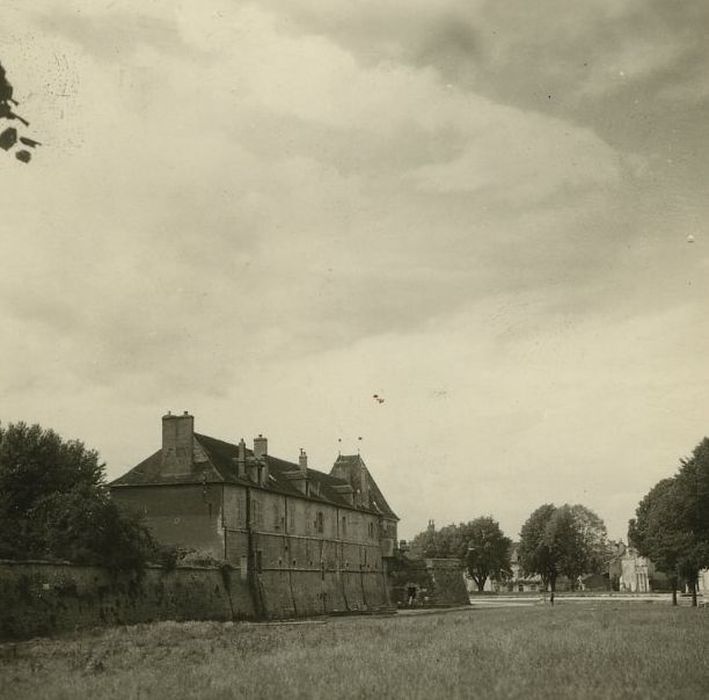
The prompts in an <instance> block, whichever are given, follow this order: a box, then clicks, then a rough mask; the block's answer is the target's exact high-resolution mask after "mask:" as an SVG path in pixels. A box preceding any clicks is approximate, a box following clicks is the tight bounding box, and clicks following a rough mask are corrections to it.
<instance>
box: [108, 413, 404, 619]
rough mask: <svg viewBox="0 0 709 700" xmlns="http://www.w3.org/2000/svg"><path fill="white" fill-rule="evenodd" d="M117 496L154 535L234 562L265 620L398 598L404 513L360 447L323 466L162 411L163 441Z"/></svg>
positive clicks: (118, 486) (114, 490) (114, 488)
mask: <svg viewBox="0 0 709 700" xmlns="http://www.w3.org/2000/svg"><path fill="white" fill-rule="evenodd" d="M110 488H111V494H112V497H113V499H114V500H115V502H116V503H117V504H118V505H119V506H121V507H122V508H124V509H126V510H129V511H133V512H137V513H139V514H141V515H142V516H143V517H144V520H145V522H146V523H147V525H148V526H149V527H150V529H151V530H152V532H153V534H154V536H155V538H156V539H157V540H158V541H159V542H161V543H165V544H174V545H180V546H184V547H191V548H194V549H197V550H200V551H203V552H207V553H209V554H211V555H212V556H213V557H215V558H217V559H223V560H226V561H227V562H229V563H230V564H231V565H232V567H234V569H235V570H236V571H235V572H234V574H233V575H236V576H239V577H240V578H241V580H242V581H243V582H244V585H245V586H248V589H249V591H250V593H251V595H252V597H253V601H254V610H255V611H256V614H257V615H259V616H261V617H289V616H301V615H309V614H316V613H322V612H337V611H342V612H345V611H353V610H372V609H377V608H382V607H387V606H389V605H390V601H389V597H388V590H387V582H386V571H385V563H384V558H385V557H389V556H392V555H393V553H394V549H395V543H396V542H397V523H398V518H397V516H396V515H395V513H394V512H393V511H392V509H391V508H390V507H389V505H388V503H387V501H386V499H385V498H384V496H383V495H382V493H381V491H380V490H379V488H378V486H377V484H376V482H375V481H374V479H373V478H372V475H371V474H370V472H369V470H368V469H367V466H366V465H365V463H364V461H363V460H362V458H361V457H360V456H359V455H340V456H338V457H337V459H336V460H335V463H334V465H333V467H332V469H331V470H330V473H329V474H328V473H324V472H321V471H317V470H315V469H311V468H310V467H309V466H308V458H307V455H306V453H305V452H304V451H303V450H301V451H300V455H299V456H298V460H297V462H289V461H287V460H283V459H279V458H277V457H274V456H272V455H270V454H269V451H268V441H267V439H266V438H265V437H263V436H261V435H259V436H258V437H257V438H255V439H254V441H253V447H252V448H251V449H250V448H247V447H246V444H245V443H244V440H243V439H242V440H241V441H240V442H239V443H238V444H232V443H229V442H224V441H222V440H217V439H215V438H212V437H208V436H206V435H202V434H200V433H196V432H195V431H194V418H193V417H192V416H191V415H189V414H187V413H184V414H183V415H171V414H168V415H166V416H163V419H162V447H161V449H159V450H158V451H157V452H155V453H154V454H152V455H151V456H150V457H148V458H147V459H145V460H144V461H142V462H141V463H140V464H138V465H137V466H135V467H134V468H133V469H131V470H130V471H129V472H127V473H126V474H124V475H123V476H121V477H120V478H118V479H116V480H115V481H114V482H112V483H111V484H110Z"/></svg>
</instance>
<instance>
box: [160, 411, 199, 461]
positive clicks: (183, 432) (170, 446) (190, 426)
mask: <svg viewBox="0 0 709 700" xmlns="http://www.w3.org/2000/svg"><path fill="white" fill-rule="evenodd" d="M193 442H194V416H191V415H190V414H189V413H187V411H184V412H183V414H182V415H181V416H173V415H172V413H170V412H169V411H168V412H167V415H165V416H163V417H162V466H163V468H164V470H165V473H167V474H185V473H189V472H190V470H191V468H192V446H193Z"/></svg>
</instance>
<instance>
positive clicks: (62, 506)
mask: <svg viewBox="0 0 709 700" xmlns="http://www.w3.org/2000/svg"><path fill="white" fill-rule="evenodd" d="M104 469H105V466H104V464H103V463H101V462H100V461H99V457H98V453H97V452H96V451H95V450H88V449H86V447H84V445H83V444H82V443H81V442H79V441H78V440H69V441H64V440H62V438H61V437H59V435H57V433H55V432H54V431H52V430H45V429H43V428H41V427H40V426H39V425H32V426H28V425H26V424H25V423H16V424H9V425H8V426H6V427H5V426H0V557H4V558H12V559H26V558H31V557H51V558H59V559H69V560H71V561H76V562H80V563H91V564H100V565H102V566H107V567H109V568H111V569H120V568H130V569H139V568H140V567H141V566H142V564H143V563H144V561H145V560H146V558H147V556H148V554H149V552H150V551H151V550H152V547H153V543H152V540H151V538H150V535H149V534H148V531H147V530H146V529H145V528H144V527H142V526H141V525H140V524H138V523H136V522H135V521H133V520H131V519H130V518H129V517H128V516H126V515H124V514H123V513H121V512H120V511H119V510H118V508H117V507H116V505H115V504H113V503H112V502H111V500H110V497H109V493H108V489H107V488H106V484H105V476H104Z"/></svg>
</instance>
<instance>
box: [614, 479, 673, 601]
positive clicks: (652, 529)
mask: <svg viewBox="0 0 709 700" xmlns="http://www.w3.org/2000/svg"><path fill="white" fill-rule="evenodd" d="M676 485H677V484H676V481H675V479H674V478H668V479H662V480H661V481H659V482H658V483H657V484H655V486H653V487H652V488H651V489H650V491H649V492H648V493H647V495H646V496H645V497H644V498H643V499H642V501H640V504H639V505H638V507H637V508H636V509H635V518H633V519H632V520H631V521H630V522H629V523H628V540H629V541H630V544H631V545H632V546H633V547H634V548H635V549H637V551H638V554H640V555H641V556H644V557H647V558H648V559H650V560H652V562H653V563H654V564H655V565H656V566H657V567H658V568H659V569H660V570H661V571H664V572H665V573H666V574H667V575H668V576H669V578H670V583H671V585H672V604H673V605H677V585H678V569H679V559H680V552H681V550H682V548H683V547H684V546H685V545H684V543H683V542H682V540H684V539H685V538H684V535H683V533H682V529H681V527H679V528H678V527H677V525H678V523H677V520H676V514H677V510H678V500H677V499H678V493H677V490H676Z"/></svg>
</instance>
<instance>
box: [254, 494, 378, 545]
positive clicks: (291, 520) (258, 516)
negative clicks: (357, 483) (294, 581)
mask: <svg viewBox="0 0 709 700" xmlns="http://www.w3.org/2000/svg"><path fill="white" fill-rule="evenodd" d="M288 516H289V517H288V530H289V531H290V532H293V531H294V530H295V512H294V511H293V510H291V511H290V512H289V514H288ZM251 522H252V524H253V525H254V526H256V527H263V526H264V524H265V523H264V517H263V508H262V505H261V503H260V502H259V501H257V500H255V499H254V500H252V501H251ZM311 523H312V528H311V527H310V525H311ZM285 524H286V519H285V516H283V515H282V514H281V510H280V507H279V505H278V504H277V503H274V504H273V506H272V520H271V525H272V527H273V529H274V530H276V531H284V530H285ZM305 525H306V527H305V530H306V532H311V531H313V532H315V533H317V534H323V533H324V532H325V514H324V513H323V511H317V512H316V513H315V518H314V520H312V521H311V520H310V514H309V511H306V515H305ZM351 525H352V523H348V520H347V516H345V515H343V516H342V517H341V519H340V537H347V536H348V526H351ZM350 529H351V528H350ZM351 534H352V535H355V533H354V532H352V533H351ZM376 534H377V527H376V523H374V522H373V521H369V522H368V523H367V536H368V537H369V538H371V539H374V537H375V536H376Z"/></svg>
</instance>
